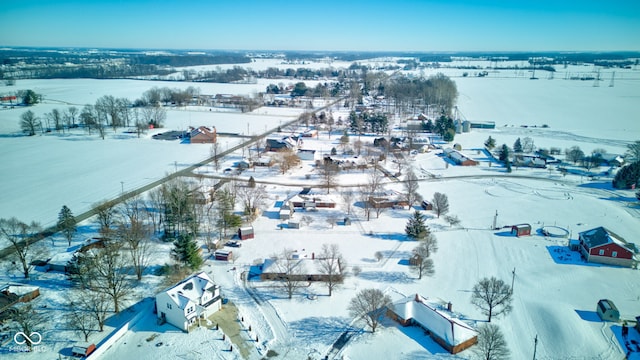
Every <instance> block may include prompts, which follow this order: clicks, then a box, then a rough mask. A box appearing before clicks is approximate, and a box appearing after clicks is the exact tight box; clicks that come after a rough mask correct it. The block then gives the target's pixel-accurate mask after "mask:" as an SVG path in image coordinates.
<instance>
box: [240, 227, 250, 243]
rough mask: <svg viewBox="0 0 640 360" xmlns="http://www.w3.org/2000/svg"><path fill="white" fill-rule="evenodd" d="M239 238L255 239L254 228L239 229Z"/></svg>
mask: <svg viewBox="0 0 640 360" xmlns="http://www.w3.org/2000/svg"><path fill="white" fill-rule="evenodd" d="M238 237H239V238H240V240H247V239H253V238H254V233H253V226H247V227H241V228H239V229H238Z"/></svg>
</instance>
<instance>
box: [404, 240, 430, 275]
mask: <svg viewBox="0 0 640 360" xmlns="http://www.w3.org/2000/svg"><path fill="white" fill-rule="evenodd" d="M428 237H429V238H433V239H435V236H433V235H430V236H428ZM434 241H435V240H434ZM432 244H433V243H432ZM432 244H430V243H429V242H428V241H427V240H426V239H425V240H424V241H421V242H420V244H419V245H418V246H416V247H415V248H414V249H413V257H412V259H411V261H410V262H409V264H410V266H411V269H412V270H413V271H414V272H416V273H417V274H418V279H422V275H426V276H432V275H433V274H435V269H434V267H433V260H432V259H430V256H431V253H432V252H435V250H433V246H434V245H432ZM435 249H437V246H436V247H435Z"/></svg>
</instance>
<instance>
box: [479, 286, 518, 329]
mask: <svg viewBox="0 0 640 360" xmlns="http://www.w3.org/2000/svg"><path fill="white" fill-rule="evenodd" d="M512 295H513V292H512V291H511V287H510V286H509V285H507V284H505V282H504V281H502V280H500V279H497V278H495V277H491V278H483V279H481V280H480V281H479V282H478V283H477V284H475V285H474V286H473V291H472V294H471V303H472V304H473V305H475V306H477V307H478V308H480V310H481V311H482V313H483V314H485V315H487V316H488V317H489V319H488V322H491V318H492V316H499V315H501V314H507V313H509V312H510V311H511V301H512Z"/></svg>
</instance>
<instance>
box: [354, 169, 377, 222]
mask: <svg viewBox="0 0 640 360" xmlns="http://www.w3.org/2000/svg"><path fill="white" fill-rule="evenodd" d="M382 180H383V178H382V175H381V174H380V172H379V171H378V169H377V167H373V168H372V170H371V172H370V173H369V176H368V178H367V182H366V184H364V185H362V186H361V187H360V196H361V202H362V207H363V211H364V214H365V216H366V217H367V221H369V219H370V217H371V211H372V210H374V209H375V210H376V215H378V216H379V215H380V212H379V210H378V208H380V207H375V208H374V206H373V204H372V200H373V198H374V197H375V196H376V195H377V193H378V192H379V191H380V189H381V188H382ZM380 211H381V210H380Z"/></svg>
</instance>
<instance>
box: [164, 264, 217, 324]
mask: <svg viewBox="0 0 640 360" xmlns="http://www.w3.org/2000/svg"><path fill="white" fill-rule="evenodd" d="M221 307H222V299H221V298H220V287H219V286H217V285H215V284H214V283H213V281H212V280H211V278H210V277H209V276H208V275H207V274H206V273H204V272H201V273H198V274H195V275H192V276H191V277H188V278H186V279H184V280H182V281H181V282H179V283H178V284H176V285H175V286H173V287H171V288H168V289H166V290H165V291H163V292H161V293H159V294H157V295H156V310H157V315H158V319H159V320H160V321H162V322H168V323H169V324H171V325H173V326H175V327H177V328H179V329H181V330H183V331H188V328H189V325H191V324H194V323H195V322H196V321H197V320H198V318H207V317H209V316H210V315H211V314H213V313H215V312H216V311H218V310H220V308H221Z"/></svg>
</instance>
